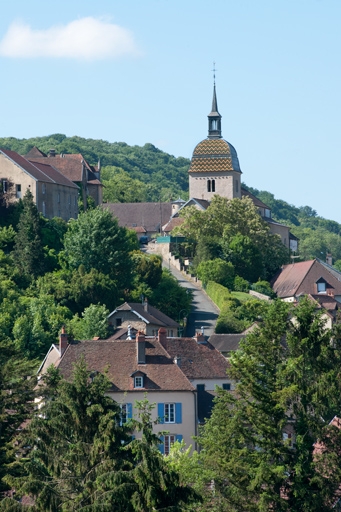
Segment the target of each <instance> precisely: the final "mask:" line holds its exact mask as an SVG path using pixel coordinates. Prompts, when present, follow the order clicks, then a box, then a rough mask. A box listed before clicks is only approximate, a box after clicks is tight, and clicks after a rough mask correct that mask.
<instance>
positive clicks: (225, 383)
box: [223, 382, 231, 391]
mask: <svg viewBox="0 0 341 512" xmlns="http://www.w3.org/2000/svg"><path fill="white" fill-rule="evenodd" d="M223 389H226V390H227V391H229V390H230V389H231V384H230V383H229V382H224V384H223Z"/></svg>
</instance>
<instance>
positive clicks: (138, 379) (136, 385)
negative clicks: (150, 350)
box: [134, 375, 143, 388]
mask: <svg viewBox="0 0 341 512" xmlns="http://www.w3.org/2000/svg"><path fill="white" fill-rule="evenodd" d="M134 388H143V377H142V375H139V376H137V377H134Z"/></svg>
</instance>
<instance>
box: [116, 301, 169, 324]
mask: <svg viewBox="0 0 341 512" xmlns="http://www.w3.org/2000/svg"><path fill="white" fill-rule="evenodd" d="M117 311H131V312H132V313H135V314H136V315H137V316H139V317H140V318H141V319H143V320H144V321H145V322H146V323H148V324H153V325H157V326H159V327H175V328H177V327H179V324H178V323H177V322H175V320H173V319H172V318H170V317H169V316H167V315H165V314H164V313H162V312H161V311H159V310H158V309H156V308H154V307H153V306H151V305H150V304H148V310H147V311H145V310H144V304H142V303H141V302H125V303H124V304H122V305H121V306H119V307H118V308H116V309H115V310H114V311H112V312H111V313H110V314H109V315H108V318H109V319H110V317H111V316H112V315H113V314H114V313H116V312H117Z"/></svg>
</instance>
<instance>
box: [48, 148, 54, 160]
mask: <svg viewBox="0 0 341 512" xmlns="http://www.w3.org/2000/svg"><path fill="white" fill-rule="evenodd" d="M48 156H49V157H52V158H53V157H55V156H56V150H55V149H50V151H49V155H48Z"/></svg>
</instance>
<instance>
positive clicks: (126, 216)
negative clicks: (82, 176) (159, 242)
mask: <svg viewBox="0 0 341 512" xmlns="http://www.w3.org/2000/svg"><path fill="white" fill-rule="evenodd" d="M178 204H179V203H178V201H174V202H170V203H161V202H160V203H105V204H104V205H103V208H107V209H108V210H110V211H111V213H112V214H113V215H114V217H117V220H118V223H119V225H120V226H121V227H125V228H129V229H132V230H134V231H136V234H137V237H138V239H140V238H141V236H146V237H148V239H150V238H154V237H156V236H157V235H160V234H161V226H162V225H163V224H164V223H165V222H168V221H169V219H170V218H171V216H172V214H173V213H174V212H175V211H177V205H178ZM181 204H182V203H181Z"/></svg>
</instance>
